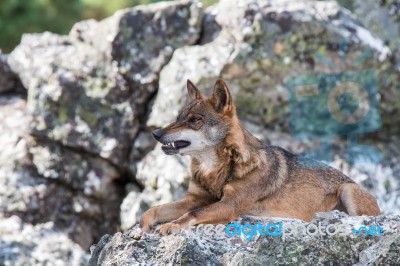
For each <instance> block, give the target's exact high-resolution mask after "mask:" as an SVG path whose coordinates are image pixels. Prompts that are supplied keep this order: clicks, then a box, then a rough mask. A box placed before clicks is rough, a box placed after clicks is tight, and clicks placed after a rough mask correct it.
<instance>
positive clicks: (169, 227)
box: [158, 222, 182, 236]
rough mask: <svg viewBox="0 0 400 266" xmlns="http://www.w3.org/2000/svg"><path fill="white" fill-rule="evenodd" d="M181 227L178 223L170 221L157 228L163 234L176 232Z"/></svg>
mask: <svg viewBox="0 0 400 266" xmlns="http://www.w3.org/2000/svg"><path fill="white" fill-rule="evenodd" d="M181 228H182V227H181V226H180V225H179V224H177V223H174V222H171V223H166V224H163V225H162V226H160V228H159V229H158V230H159V232H160V233H161V234H162V235H164V236H165V235H168V234H172V233H174V232H178V231H179V230H180V229H181Z"/></svg>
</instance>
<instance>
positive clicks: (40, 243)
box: [0, 216, 89, 266]
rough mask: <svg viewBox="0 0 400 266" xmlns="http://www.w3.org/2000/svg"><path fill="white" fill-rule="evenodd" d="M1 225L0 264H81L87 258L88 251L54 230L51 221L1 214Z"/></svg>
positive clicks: (77, 265) (76, 265) (78, 265)
mask: <svg viewBox="0 0 400 266" xmlns="http://www.w3.org/2000/svg"><path fill="white" fill-rule="evenodd" d="M0 228H1V229H0V239H1V240H0V264H1V265H60V266H61V265H66V266H67V265H71V266H80V265H85V264H86V263H87V262H88V259H89V258H88V254H86V253H85V252H84V251H83V250H82V249H81V248H80V247H79V245H77V244H76V243H74V242H72V241H71V240H70V239H69V238H68V237H67V236H66V235H65V234H63V233H62V232H59V231H57V230H55V229H54V226H53V223H52V222H47V223H41V224H37V225H31V224H27V223H24V222H23V221H22V220H21V219H20V218H18V217H16V216H12V217H9V218H3V217H1V218H0ZM16 232H18V233H16Z"/></svg>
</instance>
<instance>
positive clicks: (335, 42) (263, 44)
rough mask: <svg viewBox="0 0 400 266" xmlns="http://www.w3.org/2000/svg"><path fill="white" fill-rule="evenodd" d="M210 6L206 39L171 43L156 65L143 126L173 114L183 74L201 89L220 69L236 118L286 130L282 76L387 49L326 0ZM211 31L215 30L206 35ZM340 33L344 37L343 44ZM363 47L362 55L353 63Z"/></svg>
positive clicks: (373, 60) (351, 67)
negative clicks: (165, 59)
mask: <svg viewBox="0 0 400 266" xmlns="http://www.w3.org/2000/svg"><path fill="white" fill-rule="evenodd" d="M228 10H229V11H228ZM211 12H212V13H211ZM215 13H216V15H215V21H216V23H218V25H219V27H220V28H221V30H218V29H213V28H212V29H210V30H209V31H208V30H207V29H205V32H203V36H204V38H205V39H204V42H205V43H206V44H204V45H201V46H189V47H183V48H179V49H177V50H176V51H175V53H174V55H173V56H172V58H171V61H170V62H169V63H168V64H167V65H166V66H165V67H164V68H163V70H162V71H161V74H160V83H159V84H160V87H159V90H158V95H157V98H156V101H155V104H154V107H153V110H152V112H151V114H150V118H149V121H148V122H147V124H148V125H149V126H155V127H160V126H164V125H165V124H167V123H170V122H171V121H173V120H174V119H175V117H176V114H177V113H178V112H179V110H180V109H181V108H182V106H183V105H184V103H185V99H186V91H185V82H186V79H187V78H189V79H191V80H192V81H193V82H194V83H195V84H198V86H199V87H200V88H202V89H203V90H205V92H206V94H207V93H210V89H211V88H212V87H213V83H214V82H215V80H216V79H217V78H218V77H222V78H224V79H225V80H226V81H227V83H228V85H229V86H230V89H231V92H232V94H233V97H234V99H235V102H236V105H237V109H238V113H239V116H240V117H241V118H242V120H246V121H249V122H252V123H254V124H258V125H260V126H267V127H270V128H274V129H283V130H284V131H288V130H289V117H290V116H289V109H288V108H287V106H288V105H287V103H288V97H287V89H286V83H287V81H288V80H290V79H292V78H296V77H299V76H307V75H314V76H316V75H322V74H327V73H335V72H348V71H357V70H361V69H363V68H365V67H367V68H376V69H380V68H383V67H384V66H385V65H386V64H387V63H388V60H389V55H390V52H391V51H390V49H389V47H387V46H385V45H384V43H383V41H382V40H381V39H379V38H377V37H376V36H374V35H373V34H371V33H370V32H369V31H368V30H366V29H365V28H363V27H362V26H360V25H359V22H358V21H357V20H355V18H354V17H353V16H352V15H351V14H350V13H349V11H348V10H346V9H344V8H342V7H340V6H339V5H338V4H337V3H336V2H333V1H324V2H323V1H300V2H296V4H292V3H291V2H290V1H269V2H268V3H265V2H264V1H250V0H236V1H234V2H232V1H230V0H229V1H228V0H226V1H225V0H222V1H220V2H219V3H218V4H217V5H216V6H215V7H213V11H210V13H209V15H208V17H211V16H212V15H211V14H215ZM206 14H207V13H206ZM211 21H213V20H212V19H211ZM206 23H207V20H206ZM212 23H214V22H211V24H212ZM210 34H211V35H212V36H214V35H217V37H212V38H210V37H207V36H208V35H210ZM210 40H213V41H211V42H210ZM344 41H347V42H348V43H346V44H345V47H344V45H343V42H344ZM365 53H369V56H368V58H365V60H364V61H363V62H362V64H358V65H357V64H355V63H354V62H356V61H357V60H358V59H360V60H361V59H363V56H364V55H365ZM344 56H345V57H344ZM339 59H340V60H339ZM342 59H343V60H342ZM382 82H383V81H382ZM383 88H387V90H388V91H389V92H388V93H391V94H393V93H394V91H395V90H394V87H393V86H386V85H385V84H384V83H381V84H380V89H383ZM383 90H385V89H383Z"/></svg>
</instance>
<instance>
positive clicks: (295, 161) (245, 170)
mask: <svg viewBox="0 0 400 266" xmlns="http://www.w3.org/2000/svg"><path fill="white" fill-rule="evenodd" d="M188 92H189V97H190V100H191V102H190V103H189V104H188V105H187V106H186V107H185V108H184V109H183V111H182V112H181V114H180V115H179V116H178V119H177V121H176V122H174V123H172V124H171V125H169V126H167V127H165V128H163V129H160V130H161V131H160V130H159V131H158V132H157V134H155V136H156V135H157V138H158V140H159V141H160V142H162V143H164V144H165V143H168V141H171V139H174V138H175V139H174V140H172V141H173V142H175V141H177V140H176V138H177V136H179V138H181V139H182V138H183V139H182V140H185V139H184V138H185V135H188V136H191V135H192V136H191V137H187V138H190V139H191V140H192V142H193V143H192V142H191V144H190V146H189V147H188V148H186V149H188V150H189V151H190V152H189V154H190V155H191V156H192V165H191V171H192V178H191V180H190V185H189V189H188V192H187V194H186V196H185V197H184V198H183V199H182V200H180V201H177V202H172V203H168V204H164V205H161V206H157V207H154V208H151V209H150V210H148V211H146V212H145V213H144V214H143V216H142V219H141V225H142V227H143V229H144V230H145V231H149V230H150V229H151V227H152V226H153V225H155V224H156V223H163V222H170V223H167V224H164V225H163V226H162V227H161V228H160V231H161V232H162V233H168V232H170V231H171V230H174V229H178V228H182V227H186V226H188V224H189V223H192V224H200V223H228V222H231V221H232V220H234V219H237V218H238V216H239V215H245V214H247V215H258V216H279V217H292V218H298V219H302V220H306V221H310V220H312V219H313V217H314V215H315V213H317V212H326V211H331V210H334V209H338V210H341V211H345V212H347V213H349V214H350V215H379V213H380V211H379V207H378V205H377V203H376V200H375V199H374V198H373V197H372V196H371V195H370V194H369V193H368V192H367V191H365V190H363V189H362V188H361V187H360V186H358V185H357V184H355V183H354V182H353V181H352V180H351V179H349V178H348V177H347V176H345V175H344V174H342V173H341V172H339V171H338V170H336V169H333V168H330V167H328V166H326V165H324V164H322V163H319V162H316V161H312V160H304V159H300V158H299V157H297V156H296V155H293V154H291V153H289V152H288V151H286V150H284V149H281V148H279V147H274V146H267V145H265V144H263V143H261V142H260V141H259V140H258V139H257V138H255V137H254V136H253V135H251V134H250V133H249V132H248V131H246V130H245V129H243V128H242V127H241V125H240V122H239V120H238V118H237V116H236V110H235V106H234V105H233V102H232V98H231V95H230V93H229V90H228V88H227V86H226V84H225V82H224V81H222V80H221V79H219V80H218V81H217V82H216V85H215V88H214V92H213V95H212V97H210V98H205V97H204V96H203V95H201V93H200V92H199V90H198V89H197V88H196V87H195V86H194V84H192V83H191V82H190V81H188ZM198 139H200V140H199V141H202V142H201V143H202V144H201V145H203V143H205V144H204V148H203V147H202V146H201V145H200V148H196V149H197V150H196V149H194V148H192V149H194V151H191V150H190V149H191V147H192V146H195V143H194V142H196V141H198ZM179 140H180V139H179ZM210 143H212V144H210ZM181 150H183V151H184V150H185V148H182V149H179V152H180V151H181ZM173 152H178V150H174V149H173V150H172V151H171V153H173ZM183 153H184V152H183Z"/></svg>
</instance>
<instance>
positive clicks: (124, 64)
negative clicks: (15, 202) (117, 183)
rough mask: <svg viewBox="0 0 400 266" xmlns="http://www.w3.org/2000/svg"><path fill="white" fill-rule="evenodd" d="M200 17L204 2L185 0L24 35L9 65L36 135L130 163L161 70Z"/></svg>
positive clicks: (189, 39)
mask: <svg viewBox="0 0 400 266" xmlns="http://www.w3.org/2000/svg"><path fill="white" fill-rule="evenodd" d="M200 22H201V5H200V4H199V3H198V2H197V1H184V0H182V1H177V2H169V3H158V4H154V5H148V6H139V7H136V8H132V9H125V10H122V11H119V12H117V13H116V14H115V15H113V16H112V17H109V18H107V19H105V20H103V21H100V22H95V21H93V20H89V21H84V22H80V23H78V24H76V25H75V26H74V27H73V29H72V30H71V33H70V35H69V36H59V35H55V34H51V33H44V34H27V35H24V36H23V38H22V41H21V44H20V45H19V46H18V47H17V48H16V49H15V50H14V51H13V52H12V53H11V54H10V56H9V58H8V62H9V64H10V66H11V68H12V70H13V71H14V72H16V73H17V74H18V75H19V77H20V78H21V80H22V83H23V84H24V86H25V87H26V88H27V89H28V98H29V100H28V105H29V111H30V113H31V114H32V122H31V124H30V133H31V134H33V135H34V136H36V137H40V138H46V139H50V140H51V141H56V142H59V143H62V144H63V145H64V146H68V147H71V148H74V149H81V150H85V151H87V152H88V153H92V154H96V155H99V156H101V157H102V158H105V159H107V160H109V161H111V162H113V163H114V164H116V165H124V163H125V162H126V159H127V158H128V155H129V151H130V147H131V145H132V141H133V139H134V137H135V135H136V134H137V132H138V127H139V118H140V117H141V116H143V115H145V113H146V108H147V107H146V106H147V105H146V104H147V102H148V100H149V99H150V98H151V96H152V95H153V94H154V92H155V91H156V89H157V82H158V75H159V72H160V70H161V68H162V67H163V66H164V65H165V64H166V63H167V62H168V61H169V59H170V57H171V55H172V53H173V52H174V50H175V49H176V48H178V47H181V46H185V45H190V44H193V43H194V42H196V40H197V39H198V36H199V32H200Z"/></svg>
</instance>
